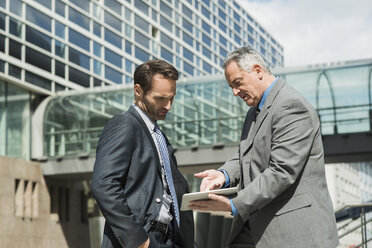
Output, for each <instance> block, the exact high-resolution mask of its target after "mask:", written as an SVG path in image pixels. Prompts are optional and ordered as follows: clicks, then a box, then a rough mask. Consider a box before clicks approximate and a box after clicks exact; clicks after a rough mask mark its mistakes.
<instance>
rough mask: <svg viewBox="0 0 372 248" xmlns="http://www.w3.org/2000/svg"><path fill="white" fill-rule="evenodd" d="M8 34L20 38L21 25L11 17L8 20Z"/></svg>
mask: <svg viewBox="0 0 372 248" xmlns="http://www.w3.org/2000/svg"><path fill="white" fill-rule="evenodd" d="M9 21H10V25H9V26H10V27H9V32H10V33H11V34H13V35H15V36H17V37H19V38H21V37H22V23H21V22H20V21H18V20H16V19H14V18H12V17H10V18H9Z"/></svg>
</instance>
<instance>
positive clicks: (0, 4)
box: [0, 0, 6, 9]
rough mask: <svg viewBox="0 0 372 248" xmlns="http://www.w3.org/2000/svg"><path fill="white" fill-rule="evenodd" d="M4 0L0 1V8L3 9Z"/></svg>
mask: <svg viewBox="0 0 372 248" xmlns="http://www.w3.org/2000/svg"><path fill="white" fill-rule="evenodd" d="M5 4H6V0H0V7H2V8H4V9H5Z"/></svg>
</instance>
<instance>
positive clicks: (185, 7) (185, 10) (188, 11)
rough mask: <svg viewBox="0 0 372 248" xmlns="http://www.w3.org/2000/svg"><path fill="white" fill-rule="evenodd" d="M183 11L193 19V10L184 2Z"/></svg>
mask: <svg viewBox="0 0 372 248" xmlns="http://www.w3.org/2000/svg"><path fill="white" fill-rule="evenodd" d="M182 12H183V14H185V15H186V16H187V17H188V18H190V20H192V11H191V10H190V9H189V8H188V7H187V6H186V5H184V4H182Z"/></svg>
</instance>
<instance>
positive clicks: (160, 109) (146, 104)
mask: <svg viewBox="0 0 372 248" xmlns="http://www.w3.org/2000/svg"><path fill="white" fill-rule="evenodd" d="M136 87H137V88H136ZM138 87H139V88H138ZM135 91H136V94H137V92H138V91H140V92H141V94H140V96H139V97H138V98H139V99H138V101H137V104H138V107H140V108H141V109H142V110H143V111H145V112H146V113H147V114H148V115H149V116H150V117H151V118H152V119H153V120H155V121H157V120H164V118H165V116H166V115H167V113H168V111H169V110H170V109H171V106H172V103H173V99H174V96H175V95H176V82H175V81H174V80H172V79H166V78H164V77H163V76H162V75H160V74H155V76H154V77H153V78H152V87H151V89H150V90H148V91H147V92H146V94H144V92H143V91H142V89H141V87H140V86H139V85H138V84H137V85H135Z"/></svg>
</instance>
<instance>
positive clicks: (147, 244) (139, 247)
mask: <svg viewBox="0 0 372 248" xmlns="http://www.w3.org/2000/svg"><path fill="white" fill-rule="evenodd" d="M149 245H150V238H148V239H147V240H146V241H145V242H143V243H142V245H140V246H138V248H147V247H149Z"/></svg>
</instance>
